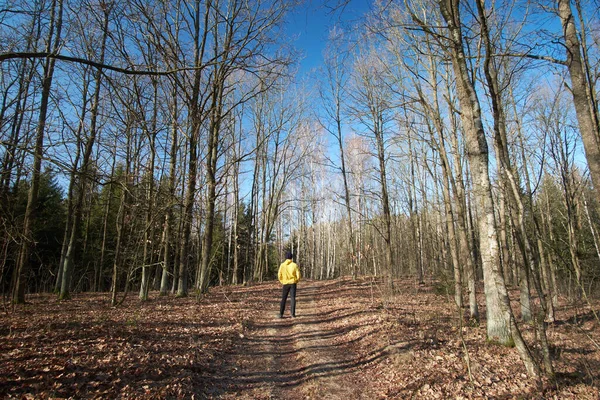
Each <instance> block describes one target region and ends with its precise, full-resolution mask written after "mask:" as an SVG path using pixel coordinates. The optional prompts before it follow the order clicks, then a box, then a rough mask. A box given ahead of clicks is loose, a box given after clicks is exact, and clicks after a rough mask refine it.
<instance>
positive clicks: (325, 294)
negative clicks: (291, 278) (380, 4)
mask: <svg viewBox="0 0 600 400" xmlns="http://www.w3.org/2000/svg"><path fill="white" fill-rule="evenodd" d="M304 285H305V286H304V287H308V286H310V288H311V290H312V292H311V294H310V295H311V296H313V297H314V301H315V302H316V303H318V304H317V305H318V307H317V310H318V312H316V313H315V314H314V315H302V306H303V303H302V301H306V300H307V296H308V294H307V293H306V292H304V293H303V292H302V289H303V287H302V286H300V287H299V303H298V314H299V316H300V318H298V319H296V320H295V321H294V322H289V323H290V324H292V323H296V324H304V325H298V326H302V327H304V328H305V329H302V330H298V331H290V332H287V333H288V334H289V335H290V336H289V340H297V339H298V337H299V335H304V336H301V337H305V338H309V339H310V338H311V337H312V336H310V335H319V339H320V340H319V342H318V343H319V346H318V349H319V352H315V351H313V352H296V353H290V354H289V355H288V357H289V360H290V362H292V361H293V362H295V363H298V364H297V365H298V366H299V367H301V368H300V369H298V370H297V371H298V372H297V375H298V376H297V377H296V379H295V380H293V381H292V382H291V383H289V385H288V386H285V387H283V386H282V387H280V388H279V392H278V393H279V394H281V395H282V397H283V396H284V395H286V396H287V395H289V397H291V398H294V393H296V394H297V393H301V392H302V391H301V390H299V389H300V388H301V387H302V386H303V385H307V386H306V388H307V390H306V392H305V393H312V394H311V397H315V398H324V397H325V394H324V393H322V392H319V390H317V389H315V388H313V389H314V390H312V389H310V388H311V387H312V386H310V383H309V381H308V380H306V379H303V378H302V376H303V374H304V375H306V374H309V373H310V372H311V371H319V372H318V373H319V374H320V375H319V376H324V375H323V374H327V373H328V372H327V371H323V367H322V366H324V365H331V364H334V365H335V368H332V369H331V372H329V373H331V374H335V375H334V377H335V381H336V382H339V384H340V385H342V386H345V387H352V388H357V393H359V392H360V393H363V395H362V397H363V398H410V397H417V398H456V399H467V398H489V397H497V398H561V399H562V398H573V399H575V398H578V399H579V398H582V399H586V398H589V399H595V398H598V397H600V394H599V391H598V386H597V385H598V383H597V382H599V381H600V350H599V349H598V348H597V347H596V346H594V343H599V342H600V333H599V331H600V330H599V329H597V326H596V325H595V322H594V321H591V320H581V319H580V320H579V321H578V322H577V325H576V327H575V325H574V324H575V322H572V321H571V318H572V316H573V313H574V312H575V311H574V310H571V309H569V308H566V307H563V308H561V309H559V311H558V312H557V320H558V321H559V322H557V323H556V324H554V325H551V326H550V327H549V330H548V337H549V340H550V343H551V347H552V349H553V356H554V366H555V369H556V372H557V381H556V382H557V383H558V386H557V387H554V386H553V385H552V382H547V383H546V386H545V389H544V391H543V392H539V391H538V389H537V387H536V386H535V385H534V384H533V383H532V382H531V381H530V380H529V378H528V377H527V376H526V375H525V372H524V368H523V365H522V362H521V361H520V359H519V357H518V354H517V353H516V351H515V350H514V349H511V348H505V347H501V346H494V345H489V344H488V343H487V342H486V334H485V325H483V324H482V326H479V327H466V326H463V327H462V329H458V328H457V326H456V315H455V314H456V310H455V309H454V306H453V305H452V304H451V303H449V302H448V301H447V300H446V298H445V297H442V296H437V295H435V294H434V293H433V291H428V290H426V289H427V288H423V290H420V291H419V293H417V294H415V293H413V292H411V290H410V287H412V286H411V284H405V285H404V286H403V283H402V282H399V283H398V285H397V287H398V288H399V293H400V294H398V295H396V296H390V297H389V298H386V299H385V302H382V301H381V299H378V298H372V291H371V282H370V281H361V280H356V281H352V280H348V279H338V280H335V281H324V282H305V283H304ZM278 296H279V286H278V284H277V283H274V282H270V283H265V284H261V285H254V286H249V287H241V286H237V287H223V288H214V289H212V290H211V293H210V294H208V295H206V296H204V297H203V298H202V299H201V300H197V299H194V298H187V299H180V298H172V297H158V296H155V298H153V300H151V301H148V302H144V303H140V302H138V301H137V299H136V298H135V297H134V296H130V297H129V298H128V299H127V300H126V302H125V303H124V304H123V306H122V307H120V308H116V309H114V308H110V307H109V306H108V300H109V299H108V298H107V297H106V295H105V294H81V295H77V296H75V297H74V299H73V300H71V301H69V302H57V301H56V300H55V299H54V298H53V297H51V296H48V295H39V296H32V297H31V298H30V299H29V300H30V304H27V305H25V306H22V308H21V309H19V308H17V310H16V312H14V313H11V314H3V315H2V316H0V327H1V328H0V370H1V371H2V373H1V374H0V397H2V398H36V399H38V398H135V399H155V398H157V399H158V398H194V397H195V398H261V396H263V398H266V397H267V395H266V394H263V395H261V393H263V389H265V388H267V387H269V388H271V387H276V386H277V385H279V382H281V379H282V378H281V375H280V372H278V371H270V370H269V368H272V366H273V363H272V357H274V355H273V354H268V353H269V352H268V351H265V352H263V353H264V354H263V353H259V352H255V350H256V349H261V348H262V349H266V348H270V347H272V348H275V349H277V345H276V343H277V340H278V337H277V335H278V334H281V333H282V331H277V329H279V328H277V326H278V325H273V322H272V318H271V317H272V314H274V313H275V312H276V311H275V310H276V307H277V302H278ZM303 296H304V297H303ZM374 302H375V303H374ZM374 304H376V306H374ZM271 308H272V310H271ZM580 311H581V310H579V312H580ZM265 316H270V317H265ZM284 321H285V320H284ZM285 323H287V322H285ZM269 330H275V333H274V334H268V333H269ZM460 334H462V335H463V338H464V341H465V343H466V349H467V351H468V355H469V359H470V361H471V371H472V373H473V381H472V382H471V381H470V380H469V378H468V373H467V367H466V362H465V359H466V357H465V355H466V354H465V352H464V348H463V345H462V341H461V340H460V338H459V335H460ZM294 335H295V336H294ZM525 335H526V339H527V340H528V342H529V343H533V342H534V339H533V336H532V335H533V332H532V330H531V329H529V330H527V329H525ZM256 338H262V339H261V340H263V342H260V343H258V344H257V343H256V342H255V341H256ZM305 340H308V339H305ZM264 341H266V342H264ZM253 346H254V347H253ZM261 346H262V347H261ZM269 346H270V347H269ZM347 354H351V355H352V357H353V358H354V359H355V361H354V362H352V363H345V362H337V360H339V357H342V356H344V355H347ZM269 357H271V358H269ZM323 357H325V358H323ZM278 368H279V369H281V366H280V367H278ZM248 371H256V373H255V374H254V375H252V376H250V375H247V372H248ZM307 376H308V375H307ZM313 386H314V385H313ZM359 389H360V390H359ZM311 390H312V391H311ZM361 390H362V391H361ZM267 392H268V391H267Z"/></svg>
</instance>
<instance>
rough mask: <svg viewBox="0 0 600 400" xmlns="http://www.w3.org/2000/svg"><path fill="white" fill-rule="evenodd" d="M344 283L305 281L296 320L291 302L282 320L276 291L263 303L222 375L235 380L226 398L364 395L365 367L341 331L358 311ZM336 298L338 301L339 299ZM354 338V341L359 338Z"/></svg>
mask: <svg viewBox="0 0 600 400" xmlns="http://www.w3.org/2000/svg"><path fill="white" fill-rule="evenodd" d="M342 293H343V285H339V284H335V285H332V284H331V283H330V284H327V283H324V282H315V281H312V282H310V281H309V282H301V283H300V284H299V286H298V295H297V312H296V315H297V317H296V318H291V316H290V312H289V300H288V304H287V306H286V313H285V315H284V318H282V319H279V318H278V317H277V313H278V308H279V297H278V295H279V294H280V293H279V292H278V291H273V298H272V300H270V301H268V302H266V304H263V305H262V307H261V308H262V312H261V313H260V314H259V315H258V316H257V317H256V318H255V319H254V320H252V321H250V322H248V328H249V329H248V330H247V336H244V339H245V344H244V345H243V346H241V347H240V350H241V351H240V352H239V353H237V354H235V355H234V357H233V359H232V360H231V361H230V362H229V364H228V365H229V368H228V369H227V370H226V371H224V372H225V373H224V376H223V378H224V379H231V381H230V383H231V384H232V387H230V388H228V389H229V390H228V392H230V393H229V394H225V393H221V394H220V396H218V397H223V398H227V397H229V396H231V397H232V398H233V397H235V398H249V399H250V398H252V399H256V398H265V399H270V398H272V399H360V398H372V396H368V394H364V395H363V390H364V388H365V386H364V385H362V384H361V382H362V381H363V380H364V375H363V371H362V369H361V367H362V366H363V365H364V360H361V358H360V357H359V356H358V355H357V354H356V352H355V348H354V343H353V340H344V337H343V334H344V333H348V332H349V331H350V330H353V329H355V328H357V327H356V326H348V323H347V322H349V320H348V317H350V316H352V315H355V314H357V313H358V312H357V310H356V309H355V308H353V307H352V305H351V304H346V305H347V306H344V302H346V303H347V301H348V299H344V298H343V296H341V294H342ZM336 299H337V301H336ZM355 340H356V339H355Z"/></svg>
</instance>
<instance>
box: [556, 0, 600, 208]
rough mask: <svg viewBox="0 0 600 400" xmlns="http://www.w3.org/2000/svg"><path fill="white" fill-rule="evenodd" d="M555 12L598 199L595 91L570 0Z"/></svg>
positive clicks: (599, 137) (599, 131) (599, 128)
mask: <svg viewBox="0 0 600 400" xmlns="http://www.w3.org/2000/svg"><path fill="white" fill-rule="evenodd" d="M558 14H559V17H560V20H561V23H562V26H563V34H564V37H565V47H566V50H567V66H568V69H569V76H570V78H571V88H570V89H571V94H572V95H573V103H574V105H575V112H576V114H577V121H578V123H579V131H580V133H581V139H582V141H583V147H584V149H585V154H586V158H587V163H588V167H589V169H590V176H591V178H592V182H593V183H594V188H595V189H596V195H597V198H598V199H599V200H600V125H599V122H598V118H597V104H596V103H595V101H594V97H592V93H595V91H594V87H593V82H591V81H590V80H589V79H588V76H587V74H586V71H588V70H589V68H590V67H589V65H588V64H587V63H586V62H585V61H586V60H585V59H584V58H582V55H581V45H580V43H579V38H578V32H577V28H576V26H575V21H574V16H573V13H572V11H571V1H570V0H558Z"/></svg>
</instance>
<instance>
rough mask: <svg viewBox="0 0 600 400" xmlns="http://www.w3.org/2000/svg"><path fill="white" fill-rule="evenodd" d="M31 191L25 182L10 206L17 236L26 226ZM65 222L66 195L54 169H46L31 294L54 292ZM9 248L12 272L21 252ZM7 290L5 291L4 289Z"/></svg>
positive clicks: (37, 214)
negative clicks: (53, 287) (25, 216)
mask: <svg viewBox="0 0 600 400" xmlns="http://www.w3.org/2000/svg"><path fill="white" fill-rule="evenodd" d="M28 191H29V182H28V181H25V182H23V181H22V182H21V184H20V185H19V187H18V188H17V190H16V193H15V201H14V202H12V203H9V204H7V208H9V212H10V214H11V215H12V216H13V217H14V220H13V223H14V224H15V225H14V226H13V228H16V229H15V230H14V231H15V232H16V231H18V230H20V229H21V227H22V224H23V217H24V215H25V208H26V207H27V195H28ZM65 222H66V210H65V204H64V200H63V191H62V189H61V187H60V185H59V183H58V180H57V177H56V174H55V173H54V172H53V171H52V170H51V169H47V170H46V171H45V172H44V173H43V174H42V175H41V177H40V190H39V201H38V207H37V209H36V210H35V220H34V222H33V229H32V231H33V237H34V240H35V244H34V246H33V248H32V249H33V250H32V252H31V257H30V260H31V262H30V265H32V268H31V269H30V270H29V277H28V280H27V290H28V291H29V292H40V291H49V290H51V289H52V285H53V283H54V274H55V273H56V271H57V270H58V263H59V261H60V251H61V246H62V240H63V233H64V226H65ZM10 248H11V252H12V256H10V257H9V258H8V259H7V267H8V268H7V269H8V270H10V271H12V269H13V268H14V265H15V261H16V259H17V254H18V253H17V252H18V249H19V248H18V246H17V245H16V243H14V245H13V246H11V247H10ZM11 273H12V272H11ZM8 276H10V275H8ZM4 289H6V288H5V287H3V290H4Z"/></svg>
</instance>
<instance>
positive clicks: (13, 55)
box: [0, 52, 208, 76]
mask: <svg viewBox="0 0 600 400" xmlns="http://www.w3.org/2000/svg"><path fill="white" fill-rule="evenodd" d="M23 58H28V59H33V58H53V59H56V60H61V61H69V62H74V63H78V64H84V65H89V66H92V67H94V68H98V69H107V70H111V71H115V72H119V73H122V74H125V75H152V76H166V75H172V74H175V73H177V72H182V71H194V70H198V69H203V68H206V66H207V65H208V64H203V65H202V66H199V67H187V68H176V69H171V70H166V71H153V70H135V69H128V68H122V67H116V66H114V65H108V64H103V63H99V62H95V61H91V60H86V59H84V58H79V57H71V56H65V55H62V54H52V53H47V52H10V53H0V63H2V62H4V61H6V60H14V59H23Z"/></svg>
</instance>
